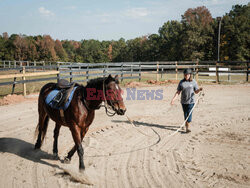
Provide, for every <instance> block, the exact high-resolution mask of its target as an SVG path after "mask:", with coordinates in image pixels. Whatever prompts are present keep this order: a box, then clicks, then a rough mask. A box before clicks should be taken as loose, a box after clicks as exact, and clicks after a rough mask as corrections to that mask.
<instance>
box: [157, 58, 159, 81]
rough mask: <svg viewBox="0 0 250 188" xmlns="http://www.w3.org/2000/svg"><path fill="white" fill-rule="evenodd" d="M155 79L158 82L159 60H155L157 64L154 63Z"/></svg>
mask: <svg viewBox="0 0 250 188" xmlns="http://www.w3.org/2000/svg"><path fill="white" fill-rule="evenodd" d="M156 81H157V82H158V81H159V62H158V61H157V64H156Z"/></svg>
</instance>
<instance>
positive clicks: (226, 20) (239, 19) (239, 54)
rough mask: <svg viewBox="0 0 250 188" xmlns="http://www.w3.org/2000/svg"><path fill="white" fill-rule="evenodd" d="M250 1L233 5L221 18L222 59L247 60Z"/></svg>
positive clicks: (249, 41)
mask: <svg viewBox="0 0 250 188" xmlns="http://www.w3.org/2000/svg"><path fill="white" fill-rule="evenodd" d="M249 32H250V3H248V5H244V6H242V5H235V6H233V9H232V10H231V11H230V12H229V13H228V14H226V15H225V16H224V17H223V20H222V36H223V38H222V59H227V58H229V59H230V60H242V61H244V60H249V57H250V50H249V47H250V33H249Z"/></svg>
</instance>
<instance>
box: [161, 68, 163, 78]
mask: <svg viewBox="0 0 250 188" xmlns="http://www.w3.org/2000/svg"><path fill="white" fill-rule="evenodd" d="M162 73H163V68H161V79H162Z"/></svg>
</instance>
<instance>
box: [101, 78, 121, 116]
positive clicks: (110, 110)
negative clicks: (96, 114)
mask: <svg viewBox="0 0 250 188" xmlns="http://www.w3.org/2000/svg"><path fill="white" fill-rule="evenodd" d="M106 79H107V78H106ZM106 79H104V80H103V83H102V87H103V88H102V90H103V98H104V101H103V102H104V105H103V106H104V108H105V112H106V114H107V116H109V117H112V116H114V115H115V114H116V113H117V112H116V111H115V110H114V109H115V104H117V105H118V110H120V105H119V103H118V102H113V101H112V100H109V102H110V105H108V102H107V98H106V95H105V93H106V87H105V81H106Z"/></svg>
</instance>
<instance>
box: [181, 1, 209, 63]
mask: <svg viewBox="0 0 250 188" xmlns="http://www.w3.org/2000/svg"><path fill="white" fill-rule="evenodd" d="M212 21H213V18H212V16H211V14H210V12H209V10H208V9H207V8H206V7H204V6H201V7H197V8H190V9H188V10H187V11H186V12H185V13H184V15H183V16H182V23H183V29H184V30H183V39H182V41H183V49H182V50H183V57H184V59H185V60H192V59H197V58H198V59H204V57H205V56H206V53H207V52H209V51H212V49H206V45H208V44H209V43H211V42H212V40H213V38H212V36H211V33H212V32H213V29H212Z"/></svg>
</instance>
